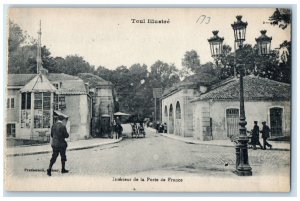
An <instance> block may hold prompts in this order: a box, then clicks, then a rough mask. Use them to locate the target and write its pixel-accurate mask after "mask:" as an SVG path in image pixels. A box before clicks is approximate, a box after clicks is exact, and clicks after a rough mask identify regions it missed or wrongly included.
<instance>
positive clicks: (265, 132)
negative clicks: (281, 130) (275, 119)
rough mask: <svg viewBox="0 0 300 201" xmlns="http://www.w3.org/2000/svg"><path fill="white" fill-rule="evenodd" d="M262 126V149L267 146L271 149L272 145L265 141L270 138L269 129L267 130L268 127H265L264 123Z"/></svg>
mask: <svg viewBox="0 0 300 201" xmlns="http://www.w3.org/2000/svg"><path fill="white" fill-rule="evenodd" d="M262 125H263V128H262V130H261V131H260V132H261V133H262V134H261V137H262V139H263V140H264V141H263V144H264V149H266V146H268V147H270V149H272V145H271V144H269V143H268V142H267V139H268V138H269V137H270V128H269V126H267V125H266V122H265V121H263V122H262Z"/></svg>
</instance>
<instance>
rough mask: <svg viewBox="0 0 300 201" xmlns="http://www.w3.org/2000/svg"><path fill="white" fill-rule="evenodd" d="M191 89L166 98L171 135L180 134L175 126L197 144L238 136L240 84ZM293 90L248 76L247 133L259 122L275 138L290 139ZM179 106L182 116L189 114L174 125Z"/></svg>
mask: <svg viewBox="0 0 300 201" xmlns="http://www.w3.org/2000/svg"><path fill="white" fill-rule="evenodd" d="M191 86H192V85H190V86H187V88H186V89H180V90H179V89H178V87H176V88H177V90H175V91H174V92H173V93H172V91H170V90H169V91H167V92H166V93H165V95H164V97H163V100H162V101H163V108H165V110H164V111H165V112H164V113H163V114H162V115H163V116H164V121H165V122H166V123H167V124H168V127H171V129H169V128H168V133H169V134H173V133H174V134H177V133H176V132H172V126H173V124H172V123H173V122H174V123H175V126H174V127H176V126H181V128H182V129H186V131H187V132H188V133H189V134H188V135H184V134H183V135H181V136H183V137H193V138H195V139H197V140H224V139H229V138H232V137H234V136H236V135H238V134H239V124H238V123H239V108H240V102H239V80H238V79H237V78H232V79H228V80H225V81H222V82H218V83H215V84H211V85H210V86H207V87H206V88H205V87H204V86H201V85H200V86H199V87H198V88H195V87H194V88H193V87H191ZM290 90H291V87H290V85H289V84H285V83H280V82H276V81H273V80H269V79H265V78H259V77H255V76H246V77H245V79H244V97H245V113H246V121H247V122H248V124H247V126H246V127H247V130H248V131H250V130H251V129H252V128H253V122H254V121H258V123H259V126H260V127H261V126H262V125H261V122H262V121H266V122H267V124H268V125H269V126H270V128H271V134H270V135H271V138H283V137H287V136H290V119H291V111H290V97H291V94H290ZM195 91H196V92H195ZM184 92H185V93H184ZM184 99H187V102H182V100H184ZM177 102H178V103H177ZM182 103H183V104H182ZM173 105H175V107H174V106H173ZM176 105H180V110H178V112H179V111H181V112H183V111H189V112H188V113H187V115H186V116H185V119H184V118H181V119H179V118H177V119H176V115H175V119H176V120H175V121H173V117H172V115H174V114H173V112H172V111H173V107H174V108H175V111H176V108H179V107H177V106H176ZM170 109H171V110H170ZM178 112H177V113H178ZM170 114H171V115H170ZM175 114H176V112H175ZM170 117H171V118H170ZM176 121H178V122H176ZM186 121H188V122H189V123H190V122H192V123H191V124H189V127H188V128H186V127H185V122H186ZM190 126H191V127H190ZM186 131H185V132H186Z"/></svg>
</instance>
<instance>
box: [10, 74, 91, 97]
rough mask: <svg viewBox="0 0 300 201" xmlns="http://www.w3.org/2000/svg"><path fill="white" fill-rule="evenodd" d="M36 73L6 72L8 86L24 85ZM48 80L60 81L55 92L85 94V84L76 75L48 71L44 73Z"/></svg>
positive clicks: (52, 81)
mask: <svg viewBox="0 0 300 201" xmlns="http://www.w3.org/2000/svg"><path fill="white" fill-rule="evenodd" d="M35 76H36V74H8V77H7V85H8V86H25V85H26V84H27V83H29V82H30V80H32V79H33V78H34V77H35ZM46 77H47V78H48V80H49V81H50V82H51V83H52V84H53V83H54V82H58V83H59V82H62V85H61V88H59V89H58V90H57V91H56V93H57V94H65V95H71V94H74V95H76V94H87V91H86V88H85V84H84V82H83V80H82V79H80V78H79V77H76V76H72V75H67V74H64V73H49V74H47V75H46Z"/></svg>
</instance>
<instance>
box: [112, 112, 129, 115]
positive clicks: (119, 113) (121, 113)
mask: <svg viewBox="0 0 300 201" xmlns="http://www.w3.org/2000/svg"><path fill="white" fill-rule="evenodd" d="M114 115H115V116H130V115H131V114H126V113H123V112H116V113H114Z"/></svg>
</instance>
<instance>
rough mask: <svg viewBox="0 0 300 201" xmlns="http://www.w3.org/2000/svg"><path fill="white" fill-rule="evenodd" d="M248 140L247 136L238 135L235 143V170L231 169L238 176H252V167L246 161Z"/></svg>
mask: <svg viewBox="0 0 300 201" xmlns="http://www.w3.org/2000/svg"><path fill="white" fill-rule="evenodd" d="M248 141H249V138H248V137H247V136H239V139H238V144H237V145H236V147H235V149H236V157H237V161H236V170H235V171H233V172H234V173H235V174H236V175H238V176H252V171H251V170H252V168H251V167H250V165H249V161H248V147H247V146H248Z"/></svg>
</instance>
